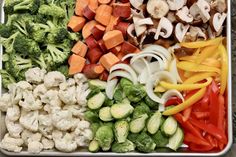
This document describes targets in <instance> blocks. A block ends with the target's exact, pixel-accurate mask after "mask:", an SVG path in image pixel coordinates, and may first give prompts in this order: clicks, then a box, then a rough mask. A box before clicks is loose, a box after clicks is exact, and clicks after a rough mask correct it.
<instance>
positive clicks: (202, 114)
mask: <svg viewBox="0 0 236 157" xmlns="http://www.w3.org/2000/svg"><path fill="white" fill-rule="evenodd" d="M192 114H193V115H194V116H195V117H196V118H197V119H207V118H209V116H210V112H207V111H206V112H201V111H199V112H197V111H196V112H192Z"/></svg>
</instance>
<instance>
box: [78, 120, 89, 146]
mask: <svg viewBox="0 0 236 157" xmlns="http://www.w3.org/2000/svg"><path fill="white" fill-rule="evenodd" d="M74 134H75V135H76V137H75V140H76V142H77V144H78V146H81V147H85V146H88V145H89V142H90V141H91V140H92V139H93V132H92V131H91V130H90V123H89V122H87V121H84V120H83V121H80V122H79V123H78V126H77V128H76V129H75V131H74Z"/></svg>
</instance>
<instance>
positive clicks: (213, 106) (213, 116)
mask: <svg viewBox="0 0 236 157" xmlns="http://www.w3.org/2000/svg"><path fill="white" fill-rule="evenodd" d="M210 87H211V93H210V105H209V109H210V119H209V120H210V123H211V124H213V125H215V126H217V122H218V115H219V112H221V111H220V110H219V103H218V93H219V88H218V86H217V85H216V83H215V81H214V80H213V81H212V84H211V86H210Z"/></svg>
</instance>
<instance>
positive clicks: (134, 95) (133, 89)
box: [123, 84, 147, 103]
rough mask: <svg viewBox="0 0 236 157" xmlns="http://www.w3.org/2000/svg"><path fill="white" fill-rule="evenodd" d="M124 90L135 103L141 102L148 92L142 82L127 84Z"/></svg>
mask: <svg viewBox="0 0 236 157" xmlns="http://www.w3.org/2000/svg"><path fill="white" fill-rule="evenodd" d="M123 90H124V93H125V95H126V97H127V98H128V99H129V100H130V101H131V102H134V103H137V102H140V101H141V100H142V99H143V98H144V97H145V96H146V94H147V93H146V91H145V88H144V86H142V85H141V84H137V85H132V86H126V87H124V88H123Z"/></svg>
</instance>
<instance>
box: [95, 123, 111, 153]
mask: <svg viewBox="0 0 236 157" xmlns="http://www.w3.org/2000/svg"><path fill="white" fill-rule="evenodd" d="M95 140H97V141H98V144H99V146H100V147H101V148H102V150H103V151H108V150H109V149H110V148H111V144H112V142H113V140H114V134H113V131H112V128H111V127H109V126H101V127H100V128H99V129H98V130H97V132H96V135H95Z"/></svg>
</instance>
